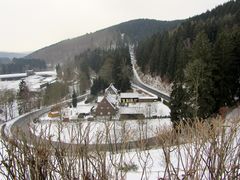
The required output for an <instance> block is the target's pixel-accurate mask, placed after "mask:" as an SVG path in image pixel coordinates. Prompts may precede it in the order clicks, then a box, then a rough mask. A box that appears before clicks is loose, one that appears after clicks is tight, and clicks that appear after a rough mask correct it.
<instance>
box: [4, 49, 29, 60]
mask: <svg viewBox="0 0 240 180" xmlns="http://www.w3.org/2000/svg"><path fill="white" fill-rule="evenodd" d="M26 55H27V53H15V52H1V51H0V58H9V59H13V58H21V57H24V56H26Z"/></svg>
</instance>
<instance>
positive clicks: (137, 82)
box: [129, 47, 170, 101]
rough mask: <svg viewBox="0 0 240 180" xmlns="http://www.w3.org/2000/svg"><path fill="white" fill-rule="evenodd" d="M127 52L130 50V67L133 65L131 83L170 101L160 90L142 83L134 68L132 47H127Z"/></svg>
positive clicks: (134, 60)
mask: <svg viewBox="0 0 240 180" xmlns="http://www.w3.org/2000/svg"><path fill="white" fill-rule="evenodd" d="M129 52H130V56H131V62H132V67H133V77H132V84H135V85H137V86H139V87H141V88H143V89H145V90H146V91H149V92H150V93H152V94H154V95H156V96H158V97H161V98H162V99H164V100H166V101H170V97H169V96H168V95H166V94H164V93H162V92H160V91H159V90H157V89H155V88H153V87H151V86H147V85H146V84H144V83H143V82H142V81H141V80H140V78H139V76H138V74H137V71H136V69H135V68H134V63H135V62H136V59H135V55H134V52H133V48H131V47H130V48H129Z"/></svg>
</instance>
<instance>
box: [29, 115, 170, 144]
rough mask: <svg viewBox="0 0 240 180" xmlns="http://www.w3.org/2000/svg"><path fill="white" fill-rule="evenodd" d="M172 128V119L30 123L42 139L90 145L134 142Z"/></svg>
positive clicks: (34, 131)
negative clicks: (82, 142) (87, 142)
mask: <svg viewBox="0 0 240 180" xmlns="http://www.w3.org/2000/svg"><path fill="white" fill-rule="evenodd" d="M166 128H169V129H170V128H171V121H170V119H148V120H141V121H139V120H128V121H108V120H105V121H80V122H56V121H54V122H49V121H46V122H40V123H36V124H32V125H31V129H32V132H33V133H35V134H36V135H37V136H41V137H42V138H49V137H51V138H52V140H53V141H57V140H58V139H59V137H60V139H61V141H63V142H67V143H79V142H81V141H83V140H84V139H87V140H88V141H89V144H96V143H98V144H102V143H103V144H105V143H106V144H107V143H110V142H111V143H113V142H119V143H120V142H124V141H135V140H139V139H140V138H141V139H145V138H150V137H153V136H155V135H156V134H157V133H160V132H161V129H162V130H163V129H164V130H165V129H166Z"/></svg>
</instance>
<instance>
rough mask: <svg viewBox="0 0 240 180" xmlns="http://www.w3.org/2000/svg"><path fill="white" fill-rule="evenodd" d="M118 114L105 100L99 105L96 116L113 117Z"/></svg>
mask: <svg viewBox="0 0 240 180" xmlns="http://www.w3.org/2000/svg"><path fill="white" fill-rule="evenodd" d="M115 114H116V110H115V109H114V108H113V107H112V105H111V104H110V103H109V102H108V101H107V100H106V98H103V100H102V101H101V102H100V103H98V106H97V108H96V116H112V115H115Z"/></svg>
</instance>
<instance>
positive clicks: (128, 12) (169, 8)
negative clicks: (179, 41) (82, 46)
mask: <svg viewBox="0 0 240 180" xmlns="http://www.w3.org/2000/svg"><path fill="white" fill-rule="evenodd" d="M227 1H228V0H0V51H12V52H25V51H33V50H37V49H39V48H42V47H44V46H47V45H50V44H53V43H56V42H58V41H61V40H64V39H68V38H73V37H76V36H80V35H83V34H86V33H89V32H95V31H96V30H99V29H102V28H105V27H108V26H111V25H115V24H118V23H121V22H124V21H128V20H132V19H138V18H149V19H157V20H174V19H184V18H188V17H191V16H194V15H197V14H200V13H202V12H205V11H207V10H211V9H212V8H214V7H216V6H217V5H219V4H222V3H224V2H227Z"/></svg>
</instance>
